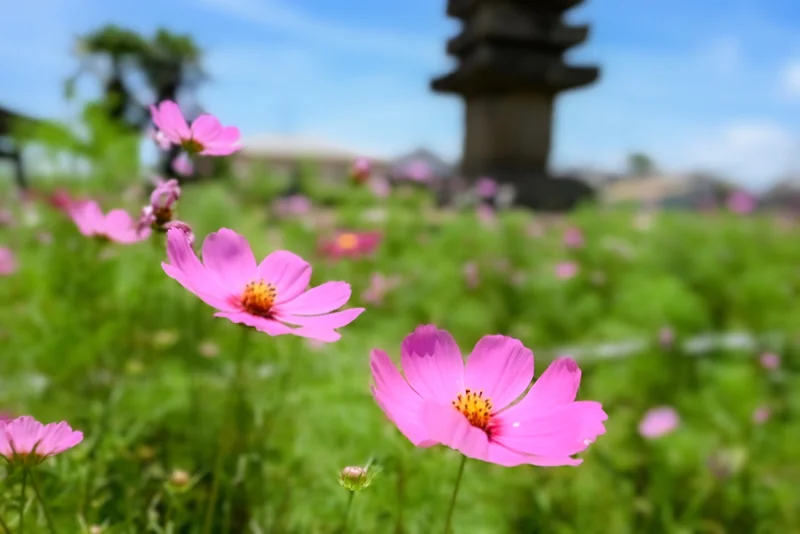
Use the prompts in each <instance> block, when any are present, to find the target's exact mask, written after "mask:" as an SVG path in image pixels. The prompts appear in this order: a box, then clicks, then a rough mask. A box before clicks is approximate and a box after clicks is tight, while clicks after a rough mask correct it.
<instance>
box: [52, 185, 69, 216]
mask: <svg viewBox="0 0 800 534" xmlns="http://www.w3.org/2000/svg"><path fill="white" fill-rule="evenodd" d="M47 202H48V203H49V204H50V205H51V206H53V207H54V208H56V209H57V210H59V211H63V212H64V213H69V209H70V206H72V204H73V203H75V202H76V199H74V198H73V197H72V195H71V194H70V193H69V191H67V190H66V189H57V190H56V191H54V192H53V193H52V194H50V195H49V196H48V197H47Z"/></svg>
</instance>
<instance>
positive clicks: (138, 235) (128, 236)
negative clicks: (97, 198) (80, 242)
mask: <svg viewBox="0 0 800 534" xmlns="http://www.w3.org/2000/svg"><path fill="white" fill-rule="evenodd" d="M69 215H70V217H72V220H73V221H74V222H75V225H76V226H77V227H78V230H79V231H80V232H81V233H82V234H83V235H85V236H87V237H99V238H103V239H108V240H110V241H114V242H117V243H122V244H131V243H137V242H139V241H142V240H144V239H147V238H148V237H150V229H149V228H144V229H140V228H139V225H138V223H137V222H136V221H134V220H133V218H132V217H131V216H130V215H129V214H128V212H126V211H125V210H121V209H115V210H111V211H109V212H108V214H107V215H103V211H102V210H101V209H100V206H99V205H98V204H97V202H94V201H91V200H83V201H79V202H73V203H72V205H71V206H70V208H69Z"/></svg>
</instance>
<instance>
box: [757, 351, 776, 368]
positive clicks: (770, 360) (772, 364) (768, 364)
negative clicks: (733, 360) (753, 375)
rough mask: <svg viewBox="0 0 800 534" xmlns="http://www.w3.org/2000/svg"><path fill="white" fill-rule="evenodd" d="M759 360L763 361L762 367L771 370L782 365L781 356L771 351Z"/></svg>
mask: <svg viewBox="0 0 800 534" xmlns="http://www.w3.org/2000/svg"><path fill="white" fill-rule="evenodd" d="M759 360H760V361H761V367H763V368H764V369H767V370H770V371H774V370H775V369H777V368H778V367H780V366H781V357H780V356H778V355H777V354H772V353H771V352H765V353H764V354H762V355H761V357H760V358H759Z"/></svg>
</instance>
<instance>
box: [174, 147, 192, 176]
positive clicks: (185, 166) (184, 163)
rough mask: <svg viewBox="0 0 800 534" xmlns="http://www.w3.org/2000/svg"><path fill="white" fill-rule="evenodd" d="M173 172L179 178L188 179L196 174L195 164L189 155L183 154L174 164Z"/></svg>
mask: <svg viewBox="0 0 800 534" xmlns="http://www.w3.org/2000/svg"><path fill="white" fill-rule="evenodd" d="M172 170H173V171H175V173H176V174H178V175H179V176H183V177H185V178H188V177H189V176H191V175H193V174H194V164H193V163H192V159H191V158H190V157H189V155H188V154H186V153H183V154H181V155H180V156H178V157H177V158H175V161H173V162H172Z"/></svg>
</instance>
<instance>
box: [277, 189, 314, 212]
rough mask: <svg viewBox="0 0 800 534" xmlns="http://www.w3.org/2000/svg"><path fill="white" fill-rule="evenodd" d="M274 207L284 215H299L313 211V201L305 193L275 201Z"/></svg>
mask: <svg viewBox="0 0 800 534" xmlns="http://www.w3.org/2000/svg"><path fill="white" fill-rule="evenodd" d="M273 209H274V210H275V213H276V214H278V215H279V216H282V217H286V216H292V217H298V216H300V215H305V214H307V213H309V212H310V211H311V201H310V200H309V199H308V197H306V196H305V195H301V194H296V195H291V196H288V197H285V198H281V199H278V200H277V201H275V204H274V207H273Z"/></svg>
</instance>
